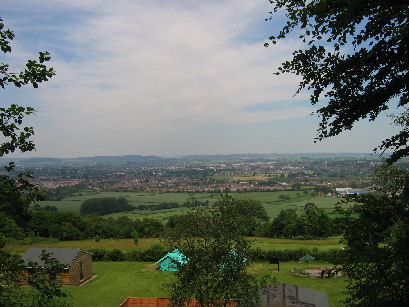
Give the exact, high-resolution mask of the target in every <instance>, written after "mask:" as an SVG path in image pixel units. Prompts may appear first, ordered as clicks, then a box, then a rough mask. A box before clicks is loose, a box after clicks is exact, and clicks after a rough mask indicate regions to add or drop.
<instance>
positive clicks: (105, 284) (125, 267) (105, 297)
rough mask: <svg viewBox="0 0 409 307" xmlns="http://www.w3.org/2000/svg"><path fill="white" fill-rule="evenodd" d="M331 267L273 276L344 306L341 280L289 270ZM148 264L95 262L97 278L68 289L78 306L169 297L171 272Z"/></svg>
mask: <svg viewBox="0 0 409 307" xmlns="http://www.w3.org/2000/svg"><path fill="white" fill-rule="evenodd" d="M321 265H324V266H328V264H324V263H319V262H315V263H314V262H310V263H309V264H308V265H306V264H305V263H298V262H282V263H280V272H273V274H274V276H276V278H277V281H278V282H285V283H290V284H296V285H298V286H302V287H308V288H313V289H317V290H322V291H325V292H326V293H327V296H328V299H329V303H330V305H331V306H332V307H336V306H341V304H340V301H341V300H342V297H343V291H344V290H345V283H344V279H343V278H342V277H336V278H331V279H320V278H308V277H299V276H294V275H292V274H291V272H290V270H291V269H294V268H299V267H317V266H321ZM155 268H156V267H155V266H154V265H153V264H152V263H148V262H95V263H94V264H93V269H94V273H95V274H96V275H97V277H96V278H95V279H93V280H91V281H90V282H89V283H87V284H85V285H83V286H80V287H66V288H64V290H66V291H67V292H68V293H69V294H70V295H72V297H73V299H74V303H75V306H79V307H81V306H99V307H104V306H119V304H120V303H122V302H123V301H124V300H125V299H126V298H127V297H128V296H134V297H167V296H168V289H167V288H166V286H164V285H165V284H166V283H169V282H170V281H171V280H172V279H173V278H174V273H172V272H161V271H157V270H156V269H155ZM268 269H269V265H268V264H267V263H254V264H253V265H252V266H251V267H250V271H251V272H252V273H254V274H259V273H263V272H267V270H268Z"/></svg>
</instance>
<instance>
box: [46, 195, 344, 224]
mask: <svg viewBox="0 0 409 307" xmlns="http://www.w3.org/2000/svg"><path fill="white" fill-rule="evenodd" d="M231 195H232V196H233V197H234V198H236V199H240V200H249V199H253V200H258V201H260V202H261V203H262V204H263V206H264V208H265V209H266V211H267V214H268V215H269V216H270V217H271V218H273V217H275V216H277V215H278V213H279V212H280V210H282V209H296V210H297V212H298V213H299V214H301V213H302V212H304V205H305V204H306V203H307V202H313V203H315V204H316V205H317V207H319V208H323V209H325V210H326V211H327V212H328V213H329V212H331V211H332V210H333V208H334V206H335V204H336V203H337V202H339V201H340V199H339V198H337V197H325V196H311V195H310V194H304V193H302V192H300V191H276V192H243V193H231ZM280 195H287V196H289V197H290V199H289V200H283V199H281V198H280ZM97 197H125V198H126V199H127V200H128V202H129V203H130V204H131V205H134V206H138V205H155V204H160V203H162V202H173V203H179V204H183V203H184V202H185V201H186V200H187V199H188V198H189V197H190V196H189V194H188V193H143V192H100V193H97V194H95V193H92V194H91V193H80V194H78V195H75V196H72V197H68V198H65V199H63V200H61V201H43V202H40V205H41V206H46V205H50V206H55V207H57V208H58V210H60V211H72V212H79V210H80V206H81V204H82V202H83V201H85V200H87V199H90V198H97ZM195 197H196V198H197V199H198V200H200V201H206V200H207V201H209V202H210V203H214V202H215V201H217V200H218V199H219V198H220V195H219V194H217V193H199V194H196V195H195ZM188 210H189V209H188V208H175V209H164V210H154V211H152V210H134V211H131V212H123V213H115V214H112V215H110V216H113V217H118V216H128V217H131V218H139V219H141V218H144V217H153V218H158V219H161V220H164V219H167V218H168V217H169V216H171V215H174V214H180V213H183V212H187V211H188Z"/></svg>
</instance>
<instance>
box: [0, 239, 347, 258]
mask: <svg viewBox="0 0 409 307" xmlns="http://www.w3.org/2000/svg"><path fill="white" fill-rule="evenodd" d="M339 239H340V238H339V237H332V238H328V239H326V240H292V239H272V238H249V240H251V241H254V243H253V246H254V247H258V248H261V249H262V250H285V249H298V248H306V249H313V248H317V249H318V250H328V249H331V248H336V249H339V248H341V245H340V244H339ZM50 241H51V242H41V243H35V244H25V245H21V244H17V243H7V244H6V246H5V247H4V248H3V250H4V251H7V252H10V253H13V254H23V253H24V252H25V251H26V250H27V249H28V248H30V247H38V248H40V247H46V248H49V247H62V248H81V249H91V248H103V249H107V250H112V249H115V248H116V249H120V250H121V251H123V252H126V251H129V250H132V249H135V248H140V249H147V248H149V247H151V246H152V245H154V244H162V245H164V244H163V242H162V241H161V239H159V238H141V239H139V240H138V245H136V246H135V244H134V241H133V239H101V240H100V241H98V242H97V241H95V240H76V241H57V242H56V241H55V239H53V240H50Z"/></svg>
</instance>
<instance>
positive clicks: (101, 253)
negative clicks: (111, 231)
mask: <svg viewBox="0 0 409 307" xmlns="http://www.w3.org/2000/svg"><path fill="white" fill-rule="evenodd" d="M88 252H90V253H91V254H92V261H102V260H103V259H105V254H106V253H107V251H106V250H105V249H102V248H91V249H89V250H88Z"/></svg>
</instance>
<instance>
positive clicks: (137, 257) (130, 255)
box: [125, 249, 143, 261]
mask: <svg viewBox="0 0 409 307" xmlns="http://www.w3.org/2000/svg"><path fill="white" fill-rule="evenodd" d="M142 254H143V251H142V250H140V249H133V250H130V251H129V252H127V253H126V254H125V259H126V261H141V259H142Z"/></svg>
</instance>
